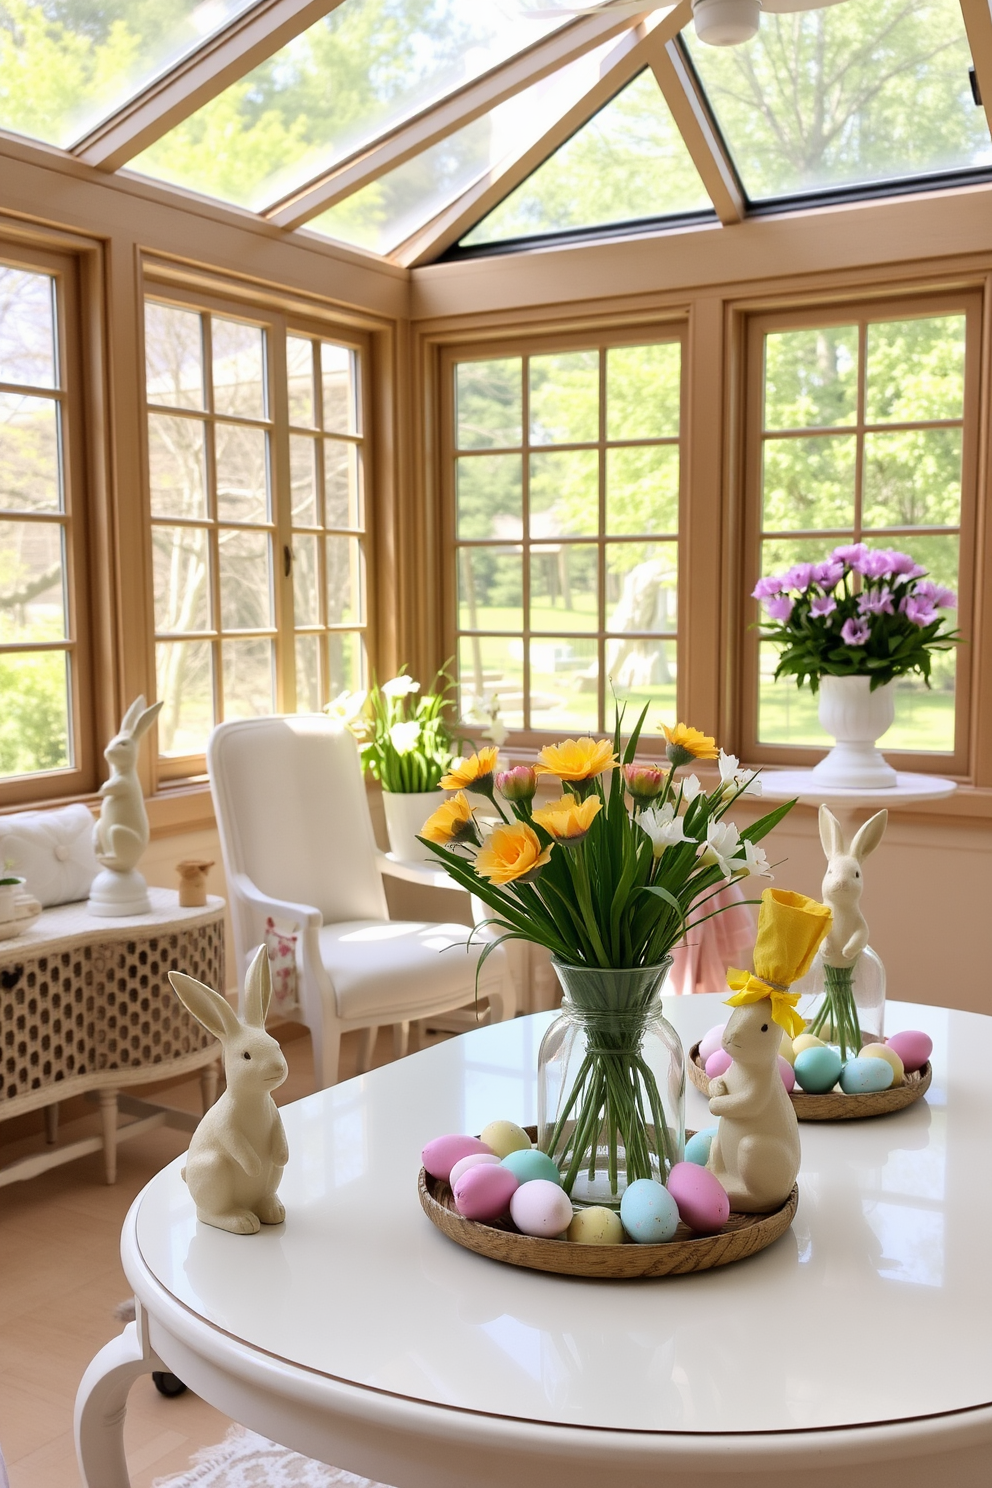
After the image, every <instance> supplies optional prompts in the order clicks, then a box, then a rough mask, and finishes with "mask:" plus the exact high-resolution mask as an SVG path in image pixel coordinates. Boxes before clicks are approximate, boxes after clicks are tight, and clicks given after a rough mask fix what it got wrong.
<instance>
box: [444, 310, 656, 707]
mask: <svg viewBox="0 0 992 1488" xmlns="http://www.w3.org/2000/svg"><path fill="white" fill-rule="evenodd" d="M452 382H453V387H452V391H453V400H454V406H453V430H454V444H455V450H454V452H453V456H452V481H453V492H454V550H455V551H454V595H455V611H456V632H457V642H456V644H457V655H458V670H459V695H460V706H461V710H462V713H463V715H466V714H468V713H470V712H471V711H472V710H473V708H474V707H475V706H476V705H477V703H478V702H479V700H480V699H481V697H482V696H484V695H486V694H490V695H492V694H495V695H497V696H498V698H499V705H500V714H501V717H502V718H503V720H504V721H505V722H506V723H507V724H508V725H509V726H510V727H511V728H515V729H521V730H525V731H527V732H540V733H544V732H548V731H552V732H554V731H561V730H566V731H573V732H574V731H577V730H601V729H603V727H604V725H605V723H606V722H607V721H608V718H609V716H610V714H611V709H612V693H611V684H612V688H614V689H615V690H616V692H617V695H618V696H619V697H621V698H627V699H629V700H630V702H631V705H632V706H636V707H640V706H642V705H643V704H644V703H645V702H647V703H650V705H651V712H650V715H649V716H650V719H651V722H655V721H658V720H659V719H660V718H662V717H664V718H665V719H668V720H670V719H671V718H673V717H674V713H675V706H676V700H675V687H676V667H677V655H676V646H677V602H678V601H677V585H678V531H679V524H678V490H679V432H680V386H681V343H680V341H679V340H677V339H669V340H664V341H662V340H658V341H652V342H645V343H643V344H638V345H635V346H612V345H592V346H588V345H587V346H585V347H580V348H578V349H570V348H569V349H559V350H550V351H546V350H543V349H541V350H534V351H533V352H525V353H523V354H520V355H510V356H503V355H499V354H495V355H493V354H490V355H489V356H479V357H478V358H472V359H470V360H469V359H464V360H463V359H459V360H457V361H455V362H454V364H453V369H452Z"/></svg>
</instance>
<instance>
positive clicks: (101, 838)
mask: <svg viewBox="0 0 992 1488" xmlns="http://www.w3.org/2000/svg"><path fill="white" fill-rule="evenodd" d="M161 707H162V704H161V703H153V704H152V706H151V707H150V708H147V707H146V706H145V700H144V698H143V697H138V698H135V700H134V702H133V703H132V704H131V706H130V708H128V710H127V712H126V713H125V714H124V717H123V719H122V721H121V726H120V728H119V729H118V731H117V733H116V734H115V735H114V737H113V738H112V739H111V741H110V743H109V744H108V745H107V747H106V749H105V750H104V751H103V757H104V759H105V760H106V761H107V763H108V764H109V766H110V779H109V780H105V781H104V782H103V784H102V785H101V787H100V796H101V798H102V804H101V807H100V819H99V821H97V822H95V823H94V825H93V851H94V852H95V853H96V859H97V862H98V863H100V864H101V872H99V873H98V874H97V876H96V878H95V879H94V880H93V883H92V885H91V887H90V898H89V903H88V905H87V906H86V907H87V909H88V910H89V912H90V914H91V915H103V916H110V915H133V914H147V913H148V911H149V910H150V909H151V907H152V906H151V901H150V899H149V898H148V885H147V884H146V883H145V880H144V879H143V878H142V876H141V874H140V873H138V872H136V865H137V863H138V861H139V859H140V858H141V854H142V853H143V852H144V850H145V848H146V847H147V846H148V815H147V813H146V811H145V797H144V792H143V791H142V789H141V782H140V781H139V780H138V768H137V767H138V748H139V746H140V744H141V740H142V738H143V736H144V735H145V734H146V733H147V732H148V730H149V729H150V728H151V726H152V724H153V723H154V722H155V719H156V718H157V717H158V715H159V711H160V709H161Z"/></svg>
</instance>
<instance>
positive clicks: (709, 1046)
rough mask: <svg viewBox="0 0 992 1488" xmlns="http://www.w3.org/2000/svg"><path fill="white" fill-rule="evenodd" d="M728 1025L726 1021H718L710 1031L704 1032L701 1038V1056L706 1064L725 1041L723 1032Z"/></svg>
mask: <svg viewBox="0 0 992 1488" xmlns="http://www.w3.org/2000/svg"><path fill="white" fill-rule="evenodd" d="M726 1027H727V1025H726V1023H718V1024H717V1025H716V1027H715V1028H711V1029H710V1031H709V1033H704V1034H703V1036H702V1038H701V1039H700V1040H699V1058H700V1059H701V1061H702V1062H703V1064H704V1065H705V1063H706V1061H707V1059H709V1057H710V1055H711V1054H715V1053H716V1051H717V1049H719V1048H720V1046H721V1044H722V1043H723V1034H724V1030H725V1029H726Z"/></svg>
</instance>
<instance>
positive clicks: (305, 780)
mask: <svg viewBox="0 0 992 1488" xmlns="http://www.w3.org/2000/svg"><path fill="white" fill-rule="evenodd" d="M207 767H208V770H209V772H210V786H211V790H212V792H213V798H214V808H215V810H216V813H217V826H218V828H219V831H220V840H221V848H222V851H223V855H224V868H225V871H226V874H227V886H228V894H229V898H230V904H231V918H232V920H233V923H234V949H235V955H236V958H237V968H238V972H237V975H238V981H239V983H240V982H241V981H243V978H244V972H245V970H246V967H247V962H248V957H249V956H250V954H251V953H252V951H253V950H254V948H255V947H257V946H258V945H259V944H260V943H261V941H262V940H263V938H264V935H265V923H266V919H267V918H268V917H270V916H271V917H272V918H273V919H274V920H275V921H277V922H281V923H282V925H284V926H287V927H288V926H295V927H296V934H297V943H296V956H297V966H298V987H299V1003H300V1008H299V1013H298V1017H299V1019H300V1021H301V1022H303V1023H305V1024H306V1026H307V1027H308V1028H309V1029H310V1033H311V1037H312V1039H313V1057H314V1071H315V1076H316V1081H317V1086H318V1088H322V1087H323V1086H326V1085H333V1084H334V1083H335V1081H336V1080H337V1077H338V1053H339V1047H340V1041H341V1035H342V1033H344V1032H346V1031H347V1030H349V1029H353V1028H358V1029H364V1030H366V1031H367V1034H368V1036H367V1038H366V1039H365V1041H364V1044H363V1060H362V1063H363V1067H367V1063H368V1058H369V1056H370V1054H371V1048H372V1041H373V1039H374V1034H375V1030H376V1028H378V1027H380V1026H382V1025H383V1024H393V1025H406V1024H409V1022H411V1021H413V1020H417V1019H421V1018H425V1017H429V1016H432V1015H438V1014H441V1013H445V1012H449V1011H450V1010H452V1009H453V1008H458V1007H464V1006H465V1005H466V1004H468V1003H472V1002H473V1001H474V999H475V993H476V986H475V978H476V967H477V965H478V961H479V956H480V954H481V950H482V944H483V937H484V935H485V932H480V931H477V932H476V933H475V935H474V936H473V943H472V945H471V946H467V941H468V937H469V934H470V931H469V929H468V928H467V927H466V926H465V925H456V924H434V923H429V922H423V921H407V920H391V919H390V918H389V911H388V908H387V905H386V896H385V892H384V889H383V884H382V878H381V873H382V872H389V871H391V865H390V864H389V862H388V860H387V859H386V858H385V856H384V854H382V853H380V852H379V851H378V849H377V847H376V843H375V838H374V836H373V832H372V821H371V818H370V816H369V808H368V801H367V798H366V794H365V785H364V782H363V780H362V773H361V766H360V764H359V758H358V749H357V746H356V744H355V741H354V739H353V737H352V736H351V734H350V733H349V732H348V730H347V729H345V728H344V727H342V726H341V725H339V724H337V723H333V722H332V721H331V720H330V719H328V718H325V717H324V716H323V715H322V714H303V715H298V716H287V717H279V718H250V719H243V720H238V721H235V722H232V723H222V724H220V725H219V726H218V727H217V728H215V729H214V731H213V733H212V734H211V736H210V741H209V744H208V746H207ZM403 876H406V877H408V876H409V874H408V873H407V874H404V875H403ZM478 993H479V998H480V999H482V998H487V999H488V1001H489V1005H490V1009H491V1013H492V1018H493V1019H494V1020H497V1021H498V1020H500V1019H502V1018H507V1017H512V1016H513V1013H514V1011H515V993H514V990H513V982H512V979H511V977H510V973H509V968H508V964H507V959H506V956H505V954H504V952H503V948H502V947H501V946H499V947H497V948H496V949H495V950H494V951H492V952H491V953H490V954H489V956H488V957H487V958H486V961H485V964H484V965H483V967H482V971H481V974H480V977H479V988H478Z"/></svg>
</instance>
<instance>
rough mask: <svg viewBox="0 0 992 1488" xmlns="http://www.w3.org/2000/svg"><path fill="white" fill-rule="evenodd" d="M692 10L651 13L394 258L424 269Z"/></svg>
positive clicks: (685, 2)
mask: <svg viewBox="0 0 992 1488" xmlns="http://www.w3.org/2000/svg"><path fill="white" fill-rule="evenodd" d="M691 14H692V12H691V9H690V5H689V0H682V3H681V4H679V5H678V6H677V7H676V8H675V10H673V11H671V12H669V14H668V15H665V16H657V15H653V16H649V17H647V18H646V19H645V20H643V21H642V22H641V23H640V25H638V26H637V27H635V28H634V29H633V30H631V31H629V32H628V34H627V35H626V36H625V37H624V38H623V39H622V41H620V42H618V44H617V45H616V46H615V47H614V48H613V49H612V51H610V52H609V53H608V54H607V55H606V56H605V57H604V58H603V60H602V62H601V63H600V65H599V73H598V77H597V78H596V80H595V82H594V83H593V84H592V86H591V87H590V86H588V85H586V86H585V87H583V91H582V93H581V95H580V96H579V97H578V98H572V99H565V100H563V101H562V103H561V105H560V109H559V112H558V113H556V114H555V115H554V116H553V117H552V118H551V119H549V120H548V122H547V124H546V125H545V128H544V129H543V131H542V132H541V134H540V135H539V136H538V137H537V139H534V140H529V141H528V142H527V143H526V144H525V145H522V146H520V147H519V148H518V149H516V150H512V151H511V152H510V153H509V154H508V155H505V156H504V157H503V159H502V160H500V161H498V162H497V164H496V165H493V166H491V167H490V168H489V170H487V171H485V172H484V173H483V174H482V175H481V176H480V177H479V179H478V180H477V181H474V182H473V183H472V185H471V186H469V187H468V189H467V190H466V191H463V192H462V193H461V195H460V196H458V197H456V198H455V200H454V201H453V202H451V203H449V205H448V206H446V207H445V208H444V210H443V211H441V212H439V213H438V214H437V216H436V217H434V218H432V219H431V221H430V222H428V223H425V224H424V226H423V227H421V228H419V229H418V230H417V232H415V233H412V234H411V235H410V237H409V238H407V239H406V240H405V241H404V242H403V243H400V244H399V245H398V246H397V247H396V248H394V249H393V250H392V252H391V253H389V255H388V257H389V259H390V261H391V262H393V263H398V264H401V265H402V266H403V267H404V268H409V269H414V268H419V267H420V266H421V265H422V264H426V263H430V262H431V260H432V259H435V258H437V257H438V255H439V254H441V253H443V252H444V250H445V249H446V248H450V247H451V245H452V244H453V243H457V242H458V240H459V238H461V237H462V236H463V235H464V233H466V232H467V231H468V230H469V228H471V227H473V226H474V224H475V223H476V222H479V221H481V220H482V218H483V217H485V216H486V214H487V213H488V212H491V211H492V210H493V208H494V207H496V206H498V204H499V203H500V202H501V201H502V200H503V199H504V198H505V197H507V196H509V194H510V192H511V191H513V190H515V189H516V187H517V186H519V185H520V184H521V183H522V182H523V181H525V180H526V179H527V177H528V176H529V175H530V174H531V173H532V172H533V171H535V170H536V169H537V168H538V166H540V165H542V164H543V163H544V161H545V160H547V159H548V158H549V157H550V156H551V155H553V154H554V153H555V151H556V150H558V149H559V148H560V147H561V146H562V145H563V144H564V143H565V142H566V140H568V139H570V138H571V136H572V135H573V134H575V132H576V131H577V130H578V129H581V127H582V125H583V124H586V123H588V121H589V120H590V119H591V118H592V117H593V115H594V114H596V113H598V112H599V110H600V109H601V108H603V107H604V105H606V104H607V103H609V101H610V99H611V98H613V97H614V96H615V95H616V94H617V93H619V91H620V90H621V88H623V87H625V86H626V84H627V83H628V82H630V80H631V79H632V78H634V77H636V76H637V74H638V73H639V72H642V71H643V70H644V68H645V67H648V66H650V64H651V54H652V48H653V47H655V46H656V45H664V43H665V41H666V39H668V38H670V37H671V36H673V35H674V34H677V32H678V31H680V30H681V29H682V27H683V26H684V25H686V24H687V22H688V20H689V19H690V18H691Z"/></svg>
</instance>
